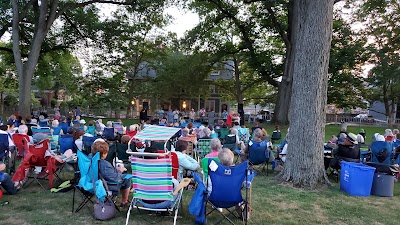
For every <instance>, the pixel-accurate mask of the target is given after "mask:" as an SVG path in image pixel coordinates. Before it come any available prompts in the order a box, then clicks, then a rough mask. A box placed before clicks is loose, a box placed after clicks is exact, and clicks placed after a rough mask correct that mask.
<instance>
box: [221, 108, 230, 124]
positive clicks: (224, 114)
mask: <svg viewBox="0 0 400 225" xmlns="http://www.w3.org/2000/svg"><path fill="white" fill-rule="evenodd" d="M228 114H229V113H228V111H226V110H225V109H224V111H223V112H222V119H223V120H224V122H226V120H227V119H228Z"/></svg>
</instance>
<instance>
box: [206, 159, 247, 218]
mask: <svg viewBox="0 0 400 225" xmlns="http://www.w3.org/2000/svg"><path fill="white" fill-rule="evenodd" d="M248 166H249V165H248V161H245V162H243V163H241V164H239V165H237V166H233V167H226V166H223V165H222V164H220V163H218V162H216V161H215V160H213V159H209V160H208V174H209V177H210V181H211V183H212V191H211V193H209V196H208V199H207V203H206V205H207V204H210V205H211V211H209V212H208V213H207V214H206V220H207V216H208V215H209V214H211V213H212V212H214V211H217V212H219V213H220V214H221V215H222V216H223V218H222V219H221V220H219V221H218V222H217V223H216V224H218V223H220V222H221V221H222V220H223V219H226V220H228V222H229V223H231V224H235V223H234V222H233V221H232V220H231V219H230V218H229V216H233V217H234V218H237V219H240V218H241V219H242V222H243V224H247V220H248V218H249V214H248V212H250V200H251V199H250V198H249V193H251V181H252V178H253V177H254V175H253V174H251V173H250V171H249V169H248ZM249 174H251V175H249ZM245 181H246V182H245ZM227 184H229V188H226V187H227V186H226V185H227ZM242 187H244V188H245V199H243V196H242ZM218 208H223V209H226V211H227V212H228V214H224V213H223V212H221V211H219V210H217V209H218ZM239 212H240V214H239Z"/></svg>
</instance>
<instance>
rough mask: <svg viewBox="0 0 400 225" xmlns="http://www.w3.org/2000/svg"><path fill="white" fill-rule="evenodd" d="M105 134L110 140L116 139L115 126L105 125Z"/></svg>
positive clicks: (105, 137)
mask: <svg viewBox="0 0 400 225" xmlns="http://www.w3.org/2000/svg"><path fill="white" fill-rule="evenodd" d="M103 136H104V139H107V140H109V141H114V140H115V132H114V128H113V127H104V131H103Z"/></svg>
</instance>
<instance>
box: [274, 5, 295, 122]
mask: <svg viewBox="0 0 400 225" xmlns="http://www.w3.org/2000/svg"><path fill="white" fill-rule="evenodd" d="M293 4H294V0H290V1H289V3H288V29H287V34H286V37H284V36H283V37H282V38H283V39H284V42H285V44H286V53H285V67H284V70H283V76H282V80H281V82H280V84H279V87H278V96H277V100H276V106H275V110H274V117H273V119H272V122H273V123H275V124H288V123H289V106H290V101H291V99H292V79H293V62H294V54H293V48H294V45H295V40H296V37H295V35H296V32H293V30H292V29H293V27H295V24H294V23H295V22H297V21H293V18H294V17H296V16H297V14H298V9H296V8H294V7H293ZM285 38H286V40H285Z"/></svg>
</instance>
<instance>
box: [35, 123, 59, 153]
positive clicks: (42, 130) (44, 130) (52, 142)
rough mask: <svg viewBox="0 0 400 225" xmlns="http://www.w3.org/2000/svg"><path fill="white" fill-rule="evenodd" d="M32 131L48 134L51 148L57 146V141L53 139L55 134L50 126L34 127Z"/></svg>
mask: <svg viewBox="0 0 400 225" xmlns="http://www.w3.org/2000/svg"><path fill="white" fill-rule="evenodd" d="M32 133H33V135H35V134H38V133H41V134H45V135H47V138H48V139H49V141H50V147H51V149H56V148H57V144H56V143H55V140H54V139H53V135H52V134H51V129H50V127H32Z"/></svg>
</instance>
